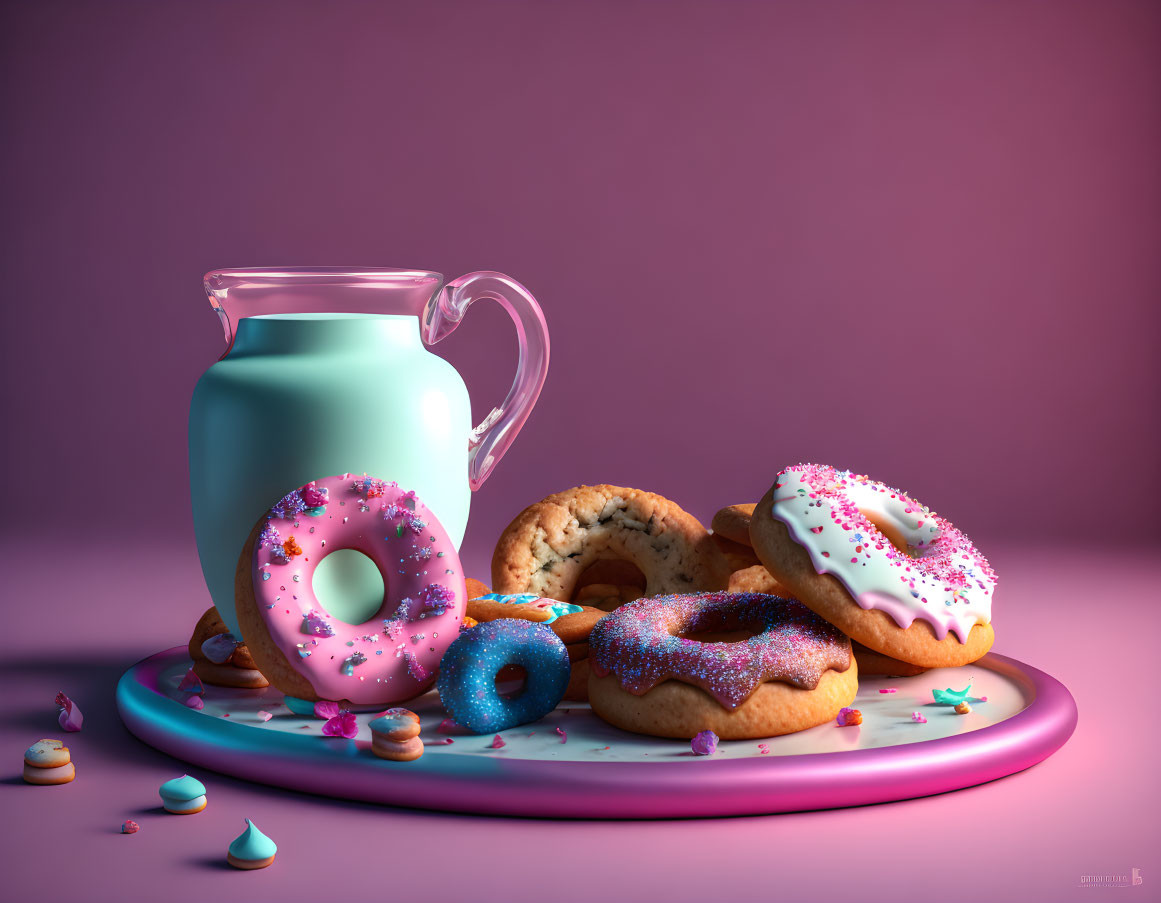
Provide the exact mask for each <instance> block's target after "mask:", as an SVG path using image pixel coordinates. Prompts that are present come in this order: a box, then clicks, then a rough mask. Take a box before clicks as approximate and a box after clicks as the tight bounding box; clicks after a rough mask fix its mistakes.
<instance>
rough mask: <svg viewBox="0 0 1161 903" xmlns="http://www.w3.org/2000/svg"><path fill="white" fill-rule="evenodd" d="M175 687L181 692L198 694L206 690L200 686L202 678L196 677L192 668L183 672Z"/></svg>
mask: <svg viewBox="0 0 1161 903" xmlns="http://www.w3.org/2000/svg"><path fill="white" fill-rule="evenodd" d="M177 688H178V689H179V690H180V691H181V692H183V693H197V694H198V695H199V696H200V695H201V694H202V693H205V691H206V688H205V687H203V686H202V679H201V678H200V677H198V675H197V672H196V671H194V669H193V668H190V669H189V670H188V671H186V672H185V676H184V677H183V678H182V679H181V683H179V684H178V685H177Z"/></svg>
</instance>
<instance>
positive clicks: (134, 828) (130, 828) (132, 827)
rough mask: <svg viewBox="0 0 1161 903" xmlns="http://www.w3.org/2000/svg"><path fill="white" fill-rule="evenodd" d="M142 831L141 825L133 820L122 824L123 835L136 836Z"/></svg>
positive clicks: (127, 820) (129, 819)
mask: <svg viewBox="0 0 1161 903" xmlns="http://www.w3.org/2000/svg"><path fill="white" fill-rule="evenodd" d="M140 830H141V825H139V824H137V822H135V821H133V819H131V818H128V819H126V820H125V821H124V822H122V823H121V833H122V834H136V833H137V832H138V831H140Z"/></svg>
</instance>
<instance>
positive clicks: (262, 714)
mask: <svg viewBox="0 0 1161 903" xmlns="http://www.w3.org/2000/svg"><path fill="white" fill-rule="evenodd" d="M273 717H274V715H273V713H271V712H268V711H266V710H265V709H259V710H258V720H259V721H269V720H270V719H271V718H273Z"/></svg>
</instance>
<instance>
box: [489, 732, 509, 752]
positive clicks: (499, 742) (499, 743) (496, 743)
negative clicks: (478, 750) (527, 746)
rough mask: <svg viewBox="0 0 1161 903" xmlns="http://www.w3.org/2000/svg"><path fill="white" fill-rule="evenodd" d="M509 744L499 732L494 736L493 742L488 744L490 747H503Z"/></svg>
mask: <svg viewBox="0 0 1161 903" xmlns="http://www.w3.org/2000/svg"><path fill="white" fill-rule="evenodd" d="M507 745H508V744H507V743H505V742H504V738H503V737H501V736H500V735H499V734H496V736H495V737H493V738H492V742H491V743H489V744H488V749H503V748H504V747H505V746H507Z"/></svg>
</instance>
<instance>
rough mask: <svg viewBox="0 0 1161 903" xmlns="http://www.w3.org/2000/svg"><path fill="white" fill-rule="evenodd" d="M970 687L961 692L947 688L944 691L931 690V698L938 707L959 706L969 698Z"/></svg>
mask: <svg viewBox="0 0 1161 903" xmlns="http://www.w3.org/2000/svg"><path fill="white" fill-rule="evenodd" d="M971 689H972V685H971V684H968V685H967V686H966V687H964V688H963V689H962V690H953V689H952V688H951V687H948V688H947V689H946V690H932V691H931V696H932V698H933V699H934V700H935V701H936V702H937V703H939V704H940V705H959V704H960V703H961V702H966V701H967V700H968V699H970V697H969V696H968V694H969V693H970V692H971Z"/></svg>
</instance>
